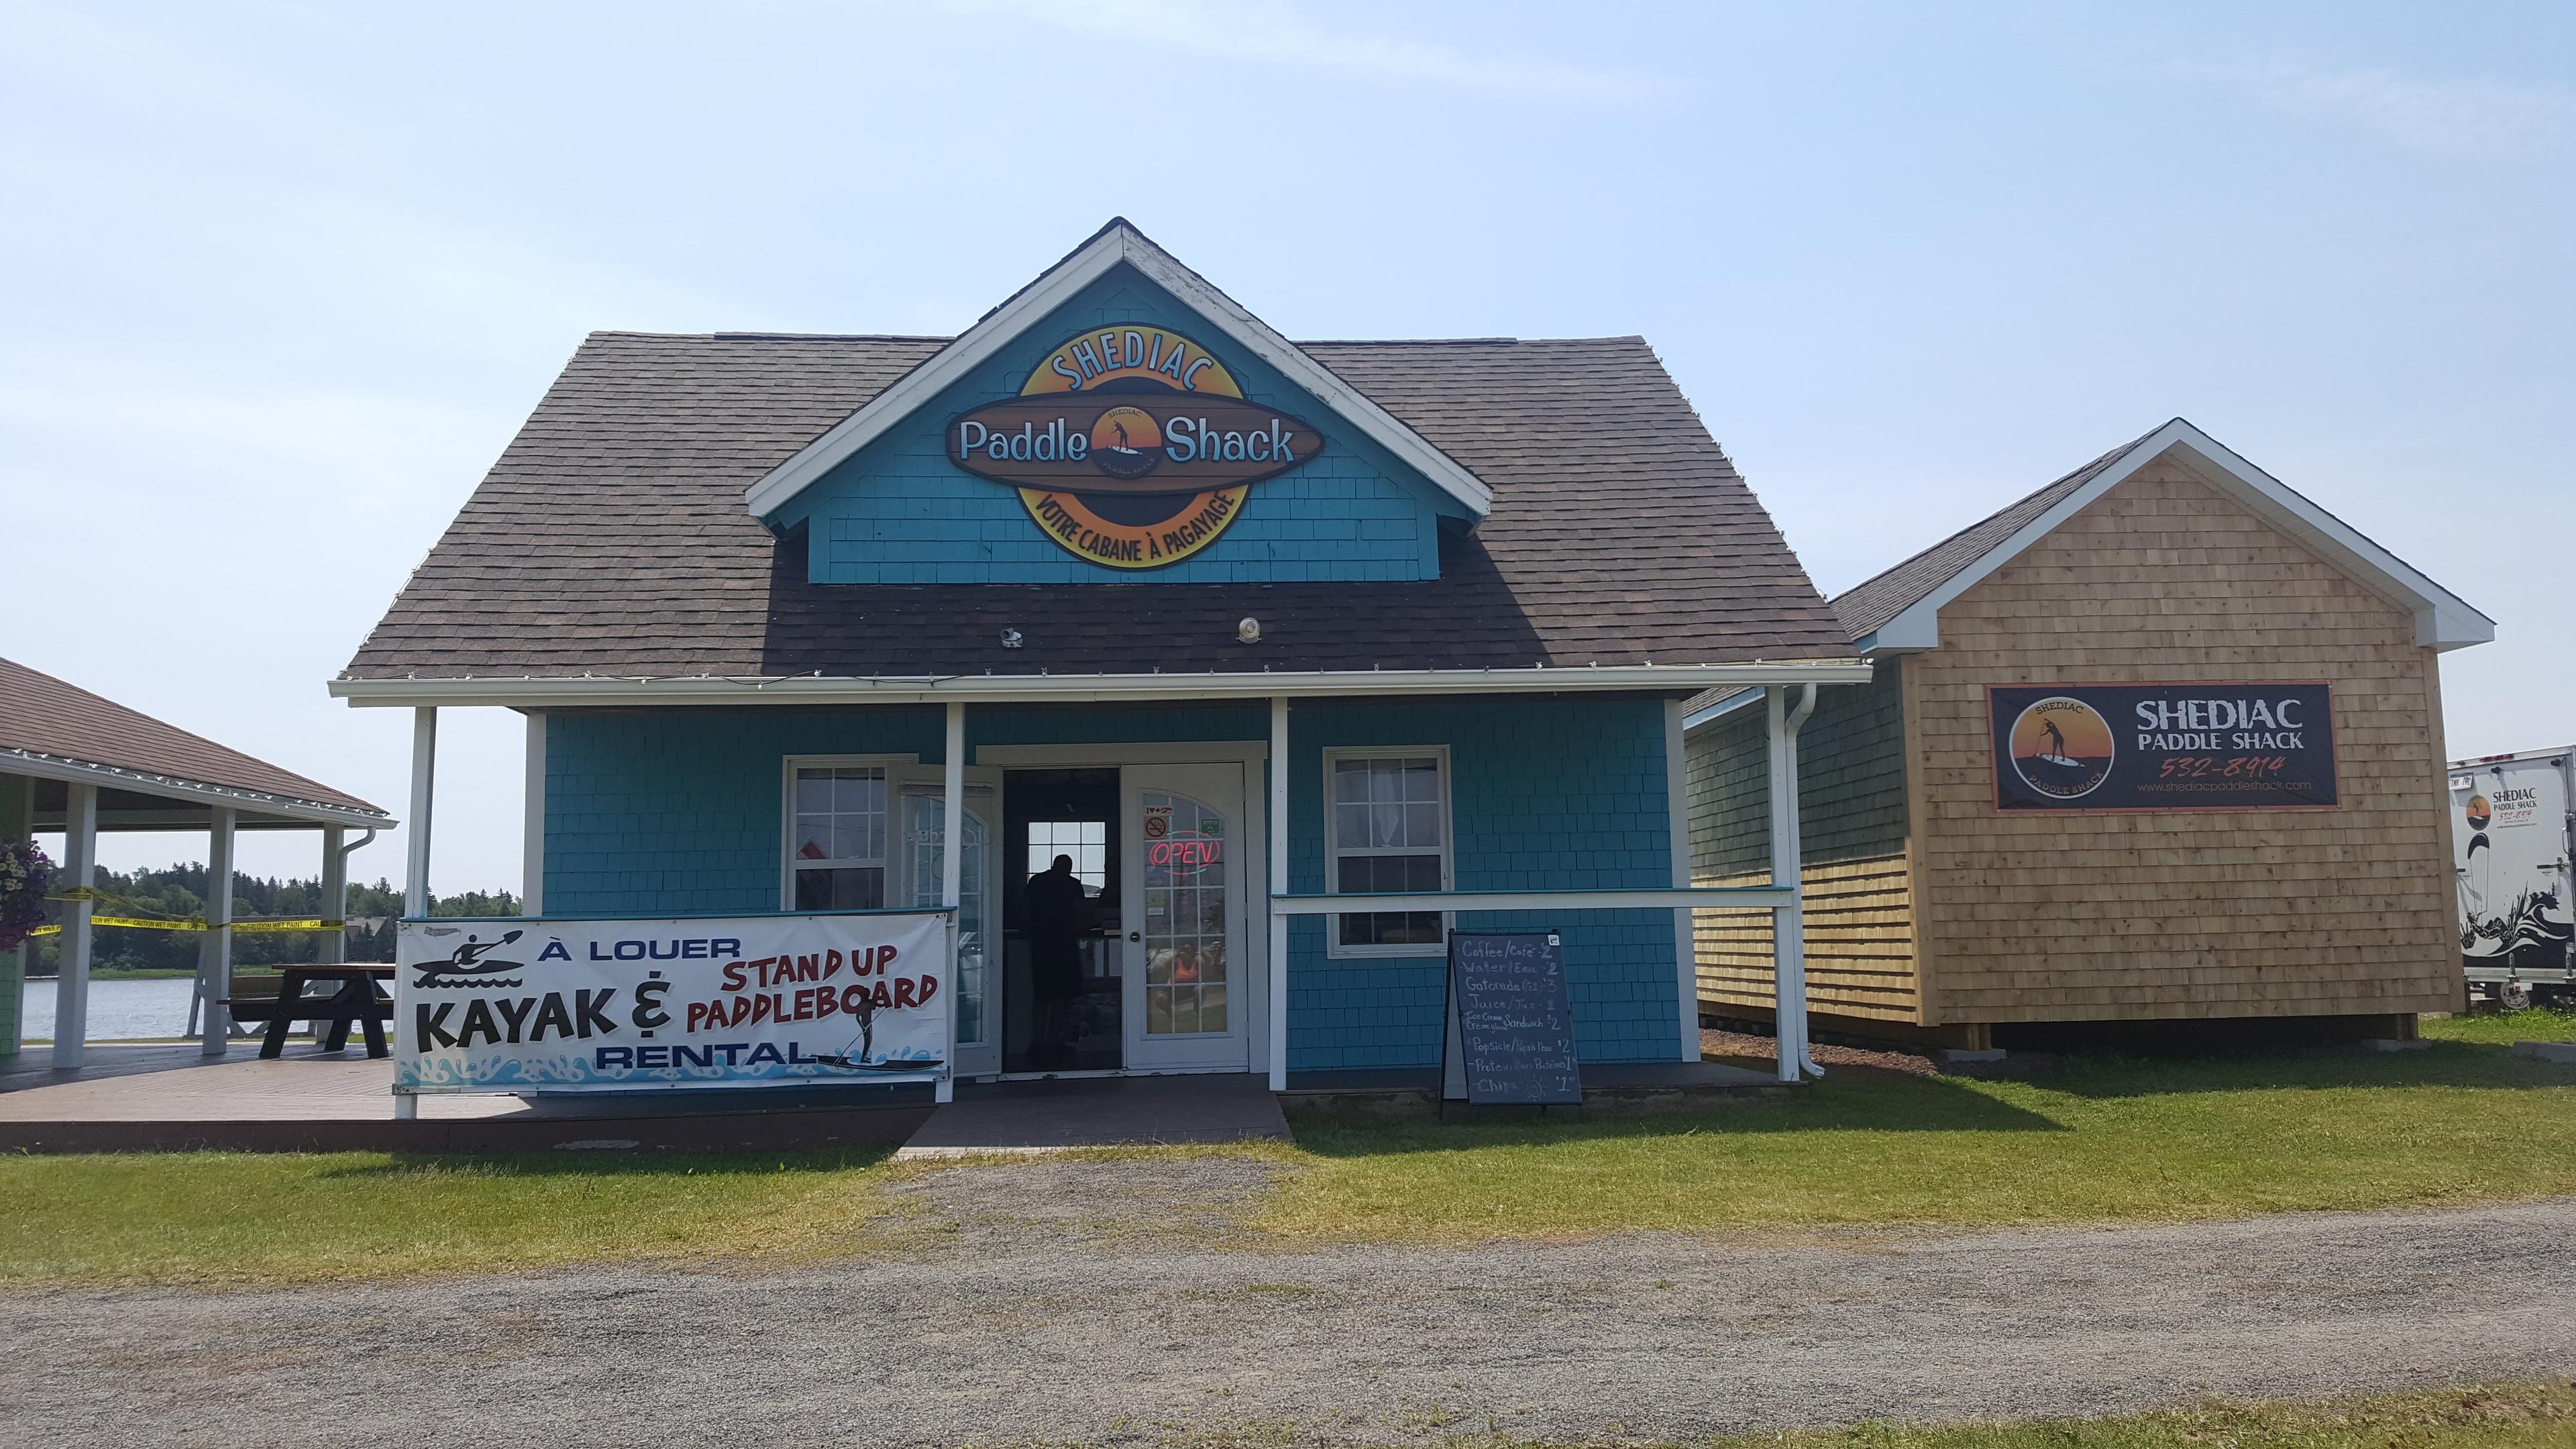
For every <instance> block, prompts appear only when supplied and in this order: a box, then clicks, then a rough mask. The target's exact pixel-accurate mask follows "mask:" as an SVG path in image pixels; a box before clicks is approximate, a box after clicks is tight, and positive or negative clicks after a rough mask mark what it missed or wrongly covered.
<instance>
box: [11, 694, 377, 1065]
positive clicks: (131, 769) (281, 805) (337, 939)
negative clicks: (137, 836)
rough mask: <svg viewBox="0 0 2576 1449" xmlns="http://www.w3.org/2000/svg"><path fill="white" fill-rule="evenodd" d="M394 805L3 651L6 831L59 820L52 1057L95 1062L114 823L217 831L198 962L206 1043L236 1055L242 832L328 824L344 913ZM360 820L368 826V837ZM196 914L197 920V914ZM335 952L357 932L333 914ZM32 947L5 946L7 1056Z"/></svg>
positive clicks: (329, 883) (209, 849) (208, 1050)
mask: <svg viewBox="0 0 2576 1449" xmlns="http://www.w3.org/2000/svg"><path fill="white" fill-rule="evenodd" d="M394 824H395V821H394V819H393V817H391V816H390V815H387V814H386V813H385V812H384V811H382V810H380V809H378V808H376V807H375V806H373V805H370V804H368V803H367V802H366V801H364V800H361V799H359V798H358V797H357V796H355V795H350V794H347V793H345V792H343V791H339V790H334V789H332V788H331V787H330V786H328V785H324V784H322V783H320V782H319V781H315V780H309V779H307V778H305V777H304V776H302V775H298V774H296V773H294V772H293V771H291V770H285V769H281V768H279V767H278V766H276V765H272V764H269V763H268V762H267V761H265V760H259V759H254V758H253V757H251V756H249V755H246V754H243V753H242V752H241V751H239V750H234V749H228V748H226V747H224V746H223V745H219V744H217V743H215V742H214V741H212V740H209V739H206V738H204V737H202V736H199V735H194V734H190V733H189V732H188V731H186V730H183V729H180V728H179V727H178V726H176V725H172V724H167V723H164V722H163V721H161V720H157V719H154V718H153V717H152V716H150V715H147V714H144V713H142V712H141V711H138V710H133V709H128V708H127V707H125V706H124V705H121V704H118V703H117V702H115V701H114V700H111V699H106V698H103V697H101V696H99V695H96V694H92V693H91V692H89V691H88V690H85V689H82V688H80V687H78V686H76V685H72V684H69V683H66V682H64V681H63V680H60V679H56V678H54V677H53V676H51V675H49V674H43V673H39V672H38V671H36V670H33V669H29V668H27V667H26V666H25V665H22V664H17V663H13V662H11V661H9V660H7V659H0V839H6V840H17V841H24V840H27V839H30V838H32V837H33V836H34V835H35V834H36V833H38V832H52V831H60V832H62V834H63V837H64V852H63V859H62V860H61V861H59V862H57V864H58V865H59V867H60V871H59V874H58V876H57V880H58V881H60V882H62V884H61V885H60V886H58V888H57V889H56V890H55V891H54V894H55V895H56V896H57V897H60V898H63V905H64V911H63V915H62V941H63V945H62V956H61V973H60V975H59V976H58V977H57V978H56V985H55V998H54V1001H55V1006H54V1023H55V1026H54V1050H53V1066H54V1067H55V1068H56V1069H58V1070H71V1069H76V1068H78V1067H80V1066H82V1065H83V1064H84V1061H85V1059H86V1053H85V1051H84V1047H83V1037H84V1036H85V1034H86V1031H87V1026H88V1020H89V979H90V963H91V953H92V950H93V947H94V934H95V931H96V929H97V917H98V916H99V915H100V912H99V910H98V901H97V898H96V894H95V892H94V890H93V889H92V882H93V880H94V878H95V875H96V867H97V863H98V837H99V835H100V833H101V832H103V831H118V830H132V831H173V830H203V831H205V832H206V841H207V844H206V866H207V874H206V879H207V890H206V907H205V918H204V921H203V929H202V932H201V935H200V939H201V942H202V944H201V946H200V948H199V953H198V965H197V995H198V999H199V1001H200V1002H201V1003H202V1004H203V1007H204V1009H203V1011H202V1012H201V1013H200V1016H199V1022H200V1026H199V1031H200V1036H201V1040H202V1042H203V1051H204V1054H205V1055H207V1056H221V1055H223V1054H224V1052H225V1050H226V1047H227V1044H228V1041H229V1039H230V1036H231V1022H230V1019H229V1015H228V1013H226V1012H225V1011H224V1009H223V1007H222V1005H221V1003H222V1001H223V999H224V997H225V996H226V994H227V993H228V992H229V990H230V987H231V981H232V947H233V942H232V935H233V925H234V921H233V891H232V880H233V837H234V834H235V832H237V831H243V830H316V831H319V832H321V836H322V859H321V872H322V892H323V899H324V900H325V901H327V902H331V903H333V904H332V906H331V910H330V915H331V916H332V917H337V916H338V915H339V914H340V909H339V905H338V903H339V902H340V901H341V900H342V899H343V898H344V893H345V890H346V887H347V884H348V859H349V855H350V853H351V852H352V851H354V850H356V849H357V848H358V847H359V846H362V845H364V844H366V843H367V840H368V839H371V838H373V836H374V835H375V833H376V832H378V831H380V830H385V829H389V828H391V827H392V826H393V825H394ZM352 829H357V830H362V831H364V832H366V834H365V835H363V836H361V837H360V838H359V839H357V840H356V841H351V840H349V839H348V833H349V831H350V830H352ZM191 924H194V923H191ZM320 924H321V927H322V928H323V929H322V951H323V959H325V960H333V961H336V960H338V959H340V953H341V951H342V950H343V949H344V947H345V936H344V934H343V933H342V932H341V931H339V930H335V929H331V928H332V927H336V926H338V925H339V924H340V923H339V921H338V920H336V919H326V920H324V921H322V922H321V923H320ZM26 961H27V948H26V947H25V946H24V945H21V946H20V947H19V948H18V949H17V950H16V951H14V952H11V953H9V954H7V955H0V976H5V978H6V979H5V981H0V1013H5V1017H0V1056H14V1055H16V1053H17V1051H18V1042H19V1036H20V1030H19V1020H18V1017H19V1010H18V1003H19V996H20V992H21V991H22V990H23V983H24V981H25V976H26Z"/></svg>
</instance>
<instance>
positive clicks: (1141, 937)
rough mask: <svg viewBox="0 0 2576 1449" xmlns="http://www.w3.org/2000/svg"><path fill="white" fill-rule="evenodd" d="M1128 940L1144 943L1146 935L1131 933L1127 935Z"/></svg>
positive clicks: (1138, 932) (1137, 932)
mask: <svg viewBox="0 0 2576 1449" xmlns="http://www.w3.org/2000/svg"><path fill="white" fill-rule="evenodd" d="M1127 939H1128V940H1130V941H1142V940H1144V939H1145V933H1144V932H1142V931H1129V932H1128V933H1127Z"/></svg>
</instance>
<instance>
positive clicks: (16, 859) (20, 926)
mask: <svg viewBox="0 0 2576 1449" xmlns="http://www.w3.org/2000/svg"><path fill="white" fill-rule="evenodd" d="M53 878H54V863H53V862H52V861H50V860H47V859H46V858H45V853H44V852H43V851H41V850H38V849H37V848H36V847H35V845H34V844H33V843H32V842H29V843H23V844H22V843H19V842H16V841H6V840H0V951H14V950H16V949H18V943H19V942H21V941H24V940H26V939H27V933H28V932H29V931H32V930H34V929H36V928H37V927H38V926H41V925H43V924H45V888H46V886H47V884H48V883H50V882H51V881H52V880H53Z"/></svg>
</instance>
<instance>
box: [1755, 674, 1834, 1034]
mask: <svg viewBox="0 0 2576 1449" xmlns="http://www.w3.org/2000/svg"><path fill="white" fill-rule="evenodd" d="M1763 693H1764V696H1765V697H1764V699H1763V707H1764V708H1765V709H1766V710H1767V711H1768V712H1769V715H1770V721H1769V722H1770V726H1771V748H1770V751H1769V753H1770V761H1771V782H1770V783H1771V884H1772V885H1773V886H1775V887H1785V888H1786V889H1787V890H1788V891H1789V892H1790V896H1789V900H1788V901H1787V903H1786V904H1783V905H1779V906H1775V907H1773V908H1772V910H1771V957H1772V965H1773V969H1774V972H1775V981H1776V985H1775V987H1774V990H1773V993H1772V1007H1773V1014H1774V1016H1775V1018H1776V1028H1777V1040H1778V1045H1779V1052H1780V1080H1781V1081H1784V1082H1795V1081H1800V1080H1803V1078H1804V1074H1805V1073H1808V1072H1815V1071H1816V1065H1815V1063H1814V1062H1813V1061H1811V1060H1810V1059H1809V1058H1808V1055H1807V920H1806V912H1807V894H1806V872H1805V871H1804V870H1803V869H1802V868H1801V864H1800V847H1799V843H1798V730H1799V728H1800V727H1801V726H1803V725H1805V724H1806V722H1807V713H1808V711H1810V710H1812V709H1814V708H1815V707H1816V687H1815V686H1814V685H1812V684H1810V685H1807V686H1806V687H1805V691H1804V694H1803V696H1802V697H1801V698H1800V700H1799V701H1798V705H1797V708H1796V709H1794V710H1792V709H1791V708H1790V707H1789V691H1788V689H1787V687H1785V686H1781V685H1774V686H1772V687H1771V688H1769V689H1767V690H1765V691H1763ZM1818 1075H1822V1074H1821V1073H1818Z"/></svg>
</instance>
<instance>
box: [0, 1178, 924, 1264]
mask: <svg viewBox="0 0 2576 1449" xmlns="http://www.w3.org/2000/svg"><path fill="white" fill-rule="evenodd" d="M886 1156H887V1153H885V1152H884V1151H875V1152H866V1153H851V1152H833V1153H809V1154H801V1155H795V1156H790V1157H785V1158H781V1157H778V1156H775V1155H772V1156H763V1157H747V1156H739V1155H736V1156H707V1157H698V1156H641V1155H638V1156H622V1155H609V1154H597V1153H588V1154H578V1155H570V1154H561V1153H557V1154H552V1155H545V1156H540V1155H526V1156H511V1157H495V1158H435V1157H428V1158H411V1157H395V1156H391V1155H388V1154H385V1153H376V1152H332V1153H309V1154H253V1153H233V1152H190V1153H130V1154H105V1155H99V1156H62V1157H38V1156H25V1155H20V1156H14V1157H6V1158H0V1204H5V1205H6V1206H5V1208H0V1287H18V1288H24V1287H34V1286H39V1285H44V1284H53V1283H65V1282H82V1283H100V1282H109V1283H113V1282H163V1283H197V1284H205V1285H208V1286H216V1285H223V1284H231V1283H265V1282H311V1281H325V1280H331V1279H345V1278H381V1277H403V1276H414V1275H425V1274H434V1275H444V1274H459V1273H477V1272H503V1271H508V1270H513V1269H533V1268H550V1267H557V1266H561V1265H564V1264H568V1263H581V1262H608V1261H636V1260H648V1259H675V1260H686V1261H694V1262H722V1261H724V1260H726V1259H728V1258H732V1257H737V1256H740V1255H741V1254H743V1253H745V1252H748V1253H750V1254H752V1255H754V1256H757V1257H760V1258H762V1259H764V1260H767V1261H770V1262H775V1263H783V1262H788V1261H793V1260H795V1259H798V1258H801V1257H807V1256H812V1255H815V1254H819V1253H822V1252H825V1251H842V1250H847V1249H851V1248H853V1247H860V1248H863V1247H864V1246H865V1245H866V1244H867V1243H868V1242H869V1241H870V1240H871V1238H872V1237H873V1236H876V1235H878V1234H880V1233H881V1232H882V1231H883V1230H884V1229H886V1228H887V1227H889V1226H890V1225H891V1220H890V1218H889V1216H888V1214H887V1211H886V1204H885V1202H884V1200H883V1199H882V1198H881V1197H880V1196H879V1192H878V1187H879V1182H880V1180H881V1175H882V1174H881V1171H880V1168H879V1164H881V1163H883V1162H884V1160H885V1158H886Z"/></svg>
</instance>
